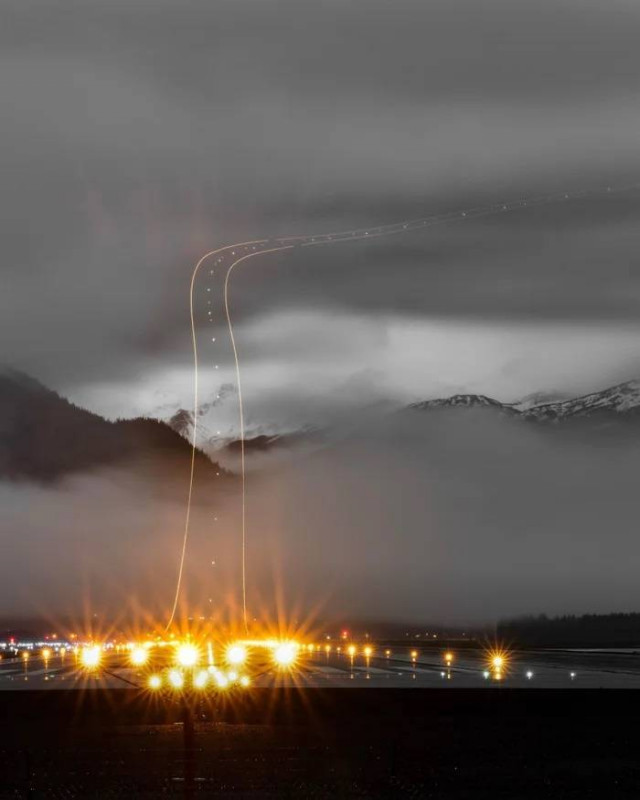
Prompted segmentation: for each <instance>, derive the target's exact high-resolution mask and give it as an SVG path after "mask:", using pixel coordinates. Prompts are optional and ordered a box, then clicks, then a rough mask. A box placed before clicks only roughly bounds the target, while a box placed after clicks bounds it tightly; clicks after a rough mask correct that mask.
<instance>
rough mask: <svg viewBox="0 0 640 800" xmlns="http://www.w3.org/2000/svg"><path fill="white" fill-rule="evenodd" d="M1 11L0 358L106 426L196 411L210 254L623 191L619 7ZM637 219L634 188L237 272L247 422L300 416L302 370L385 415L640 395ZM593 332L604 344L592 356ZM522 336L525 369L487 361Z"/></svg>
mask: <svg viewBox="0 0 640 800" xmlns="http://www.w3.org/2000/svg"><path fill="white" fill-rule="evenodd" d="M3 16H4V24H3V26H2V30H1V31H0V47H1V52H2V55H1V56H0V67H1V69H0V97H1V98H2V107H3V110H4V111H3V125H2V130H1V131H0V163H1V167H2V173H3V176H4V177H3V181H2V186H1V187H0V210H1V214H0V226H1V229H0V233H1V237H2V242H3V254H4V255H3V272H4V274H5V287H6V289H5V291H3V292H2V297H1V300H0V303H1V304H2V307H1V309H0V310H1V314H0V318H1V320H2V323H1V324H2V330H1V336H0V341H1V342H2V349H3V353H2V358H3V360H4V361H8V362H9V363H11V364H13V365H15V366H17V367H22V368H24V369H26V370H28V371H31V372H33V373H34V374H35V375H36V376H38V377H40V378H42V379H43V380H44V381H46V382H49V383H51V384H53V385H54V386H56V387H57V388H59V389H61V390H62V391H64V392H66V393H70V394H72V396H73V397H74V398H76V399H79V400H80V401H81V402H84V403H86V404H89V405H91V406H92V407H94V408H96V409H97V410H100V411H102V412H103V413H108V414H112V415H113V414H115V413H123V414H126V413H134V412H138V411H146V412H149V411H153V410H154V409H155V408H156V406H157V405H160V404H161V403H162V402H165V401H173V400H176V401H177V402H180V403H187V402H188V398H189V388H188V386H189V371H190V365H189V358H190V356H189V338H188V327H187V326H188V320H187V304H186V290H187V282H188V276H189V272H190V267H191V264H192V262H193V260H194V258H195V257H197V256H198V255H199V254H200V253H201V252H202V251H203V250H205V249H208V248H210V247H213V246H216V245H218V244H221V243H227V242H232V241H235V240H237V239H244V238H252V237H254V236H264V235H270V234H278V233H283V232H289V231H294V232H296V231H309V230H311V231H315V230H317V231H323V230H327V229H332V228H335V227H349V226H350V225H352V224H362V223H364V224H369V223H370V222H385V221H393V220H396V219H403V218H405V217H411V216H420V215H422V214H427V213H430V212H433V211H441V210H448V209H452V208H464V207H466V206H469V205H474V204H476V203H484V202H493V201H495V200H496V199H503V198H507V199H508V198H517V197H521V196H531V195H536V194H539V193H540V192H547V191H557V190H560V191H565V190H566V191H572V190H574V189H576V190H577V189H583V188H591V187H597V186H604V185H607V184H610V185H614V186H615V185H619V184H623V183H628V182H629V180H630V179H635V178H637V177H638V175H639V174H640V172H639V171H638V170H637V164H638V155H639V151H640V137H639V136H638V133H639V132H640V105H639V104H638V102H637V94H638V88H639V86H638V84H639V81H640V54H639V53H638V48H637V46H636V44H637V40H638V33H639V32H640V10H639V9H638V7H637V5H636V4H635V3H632V2H623V1H621V0H614V2H611V3H607V4H606V6H605V5H603V4H602V3H600V2H579V3H578V2H568V1H567V0H562V1H561V2H557V1H555V2H546V0H542V2H536V3H531V2H511V1H510V2H497V1H496V0H491V1H490V2H484V3H482V4H478V3H477V2H470V1H469V0H454V1H453V2H451V1H450V0H448V1H447V2H440V1H439V0H434V1H433V2H407V1H406V0H401V2H397V3H393V4H390V3H387V2H378V1H377V0H375V1H374V2H351V3H342V2H316V3H294V2H263V1H262V0H261V1H260V2H253V1H252V0H234V1H233V2H216V3H205V2H184V3H176V2H154V3H149V2H136V3H129V2H127V3H124V2H117V1H116V2H109V3H104V2H95V1H94V2H88V3H87V2H70V1H67V2H33V1H32V0H21V1H20V2H19V3H18V2H8V3H6V4H5V7H4V13H3ZM639 210H640V199H639V195H638V193H637V192H636V193H628V194H624V195H620V196H617V197H615V198H612V197H607V196H605V195H602V196H597V197H594V198H591V199H590V200H588V201H586V200H585V201H575V202H574V203H570V204H568V205H565V206H562V207H558V206H557V205H552V206H545V207H544V208H541V209H537V210H529V211H525V212H521V213H515V214H513V215H509V216H508V217H507V216H505V217H502V218H489V219H486V220H483V221H477V222H467V223H464V224H463V225H453V226H449V227H447V228H441V229H437V230H432V231H429V232H425V233H424V234H419V235H412V236H410V237H406V238H403V239H399V238H395V239H393V240H386V241H385V240H380V241H378V242H376V243H366V244H361V245H344V246H340V247H334V248H332V249H318V250H317V251H315V252H306V253H305V254H304V257H301V256H300V255H298V254H295V255H294V256H288V257H287V256H284V257H281V258H278V259H273V260H271V261H269V260H264V261H263V262H262V263H261V264H257V263H255V264H251V266H249V265H247V267H246V269H245V273H244V275H242V276H238V278H237V279H236V281H235V287H234V305H235V308H236V314H237V315H238V318H239V321H240V323H241V324H244V325H245V326H246V328H247V336H246V337H245V338H244V339H243V335H242V331H241V332H240V336H239V339H240V342H241V345H242V346H244V350H243V356H244V359H245V370H246V371H247V380H248V381H249V382H252V383H250V385H251V387H253V388H254V389H255V391H254V403H255V404H258V405H256V406H255V407H256V409H259V403H260V398H261V397H262V396H263V395H265V396H266V394H267V393H272V394H273V393H274V392H276V393H277V392H278V391H279V387H280V388H282V387H284V391H283V395H284V396H285V397H286V398H289V399H290V400H291V401H293V399H294V398H295V395H296V391H297V390H299V391H300V392H302V395H303V396H304V388H305V387H307V388H308V387H309V380H310V375H309V372H308V369H306V368H308V365H309V362H310V360H311V361H312V362H313V363H314V365H315V369H314V373H313V389H314V392H315V393H316V394H327V395H333V396H335V394H336V393H338V394H339V393H340V391H342V387H343V386H344V381H345V380H346V379H348V378H353V377H354V376H355V377H356V378H357V379H358V380H360V379H359V378H358V376H361V375H365V376H368V383H367V381H366V380H365V381H362V380H360V382H361V383H363V384H366V385H368V386H371V385H372V384H373V385H375V387H376V388H377V390H379V391H380V392H381V393H382V394H383V395H385V396H391V398H396V399H402V400H405V399H407V398H414V397H419V396H429V395H431V394H434V393H436V394H437V393H439V392H443V391H449V390H453V391H455V390H460V389H469V390H482V391H485V392H489V393H494V394H498V395H499V396H502V397H503V398H508V397H515V396H517V395H518V394H524V393H526V392H528V391H533V390H535V389H560V390H565V389H566V390H568V391H574V390H575V391H580V390H583V389H589V388H591V387H592V386H594V387H596V388H597V386H598V385H602V384H603V383H606V382H607V381H609V379H610V377H611V375H612V374H613V373H616V375H617V374H618V373H621V374H624V375H625V376H626V374H627V373H629V372H633V373H634V374H635V373H637V371H638V364H637V357H636V351H635V338H636V330H635V326H636V325H637V319H638V315H637V311H638V303H639V302H640V275H639V271H638V267H637V256H636V254H637V252H638V244H639V239H640V233H638V228H637V224H636V219H637V213H638V211H639ZM249 270H250V271H249ZM215 290H216V287H215V286H214V291H215ZM202 291H204V288H202ZM200 311H201V312H202V313H201V320H202V322H204V311H203V309H202V308H201V309H200ZM310 311H312V312H313V314H311V315H308V314H307V312H310ZM320 319H323V320H326V325H324V326H322V325H321V324H320ZM294 320H297V323H296V324H295V325H294V323H293V321H294ZM258 323H259V324H260V334H259V335H253V336H250V333H251V331H252V330H255V326H256V325H257V324H258ZM407 325H410V326H411V328H412V330H413V331H414V332H415V333H416V334H417V335H418V339H417V340H419V341H420V348H419V349H418V348H416V351H415V352H414V353H412V358H411V359H407V358H406V349H405V348H404V345H403V347H402V348H401V347H400V345H399V344H398V343H397V340H399V339H402V338H403V337H402V335H401V334H400V333H399V331H402V330H405V329H406V327H407ZM559 325H560V327H559ZM252 326H253V327H252ZM550 326H553V327H550ZM572 326H579V327H576V328H573V327H572ZM452 327H453V329H454V336H453V337H451V336H449V335H445V334H448V333H449V332H450V331H451V329H452ZM585 327H589V328H591V329H592V330H598V331H599V332H600V333H601V334H602V337H601V338H600V339H599V341H602V342H610V346H609V347H608V348H607V347H603V346H601V347H599V348H598V351H597V353H595V355H594V356H591V357H590V358H589V359H587V358H586V355H587V354H591V353H592V339H583V337H581V336H575V335H573V334H575V331H577V330H578V329H580V330H584V328H585ZM293 330H295V335H293ZM561 330H562V331H565V332H566V335H563V334H562V333H559V331H561ZM512 333H513V334H514V335H515V339H512V340H511V342H513V341H520V342H521V346H520V352H514V350H516V351H517V348H514V347H512V346H511V345H509V346H508V347H506V348H505V346H504V345H500V344H499V343H500V342H502V341H503V339H504V337H505V334H506V335H507V336H508V337H511V334H512ZM550 335H552V336H553V340H554V341H555V342H556V343H557V344H558V345H559V353H555V352H554V353H549V352H548V348H547V346H546V344H547V342H548V340H549V336H550ZM432 336H433V337H435V338H434V341H437V342H438V347H437V349H434V350H431V348H430V347H429V341H430V340H431V337H432ZM456 336H457V337H458V339H459V345H458V346H457V347H453V346H451V342H453V341H454V340H455V337H456ZM218 338H219V342H220V345H219V348H218V351H217V352H215V353H213V352H212V353H211V358H212V359H213V360H217V361H220V362H221V363H220V366H221V369H222V370H223V372H222V373H221V374H220V376H221V379H222V380H226V379H227V378H228V377H229V376H228V375H227V374H226V372H225V369H226V366H227V365H228V363H229V352H228V347H227V346H226V344H225V341H224V340H223V339H222V337H218ZM632 343H633V344H632ZM271 344H272V345H273V346H270V345H271ZM505 349H506V350H507V351H508V353H507V352H505ZM544 350H547V352H546V354H545V357H544V359H540V358H537V359H536V353H537V354H540V353H541V352H542V351H544ZM470 351H473V352H474V356H473V362H474V364H475V369H474V370H473V371H472V372H469V371H468V368H467V364H465V359H464V353H465V352H466V353H467V354H468V353H469V352H470ZM208 355H209V353H208V351H206V350H205V356H208ZM336 355H338V356H339V357H338V358H335V357H336ZM334 359H335V360H334ZM468 360H469V359H467V361H468ZM303 362H304V363H303ZM400 362H402V368H400V367H399V366H398V365H399V364H400ZM540 362H542V363H543V364H545V365H546V368H545V367H544V366H541V363H540ZM568 362H571V364H572V369H571V370H567V368H566V367H567V363H568ZM270 365H271V366H273V367H274V368H273V369H269V366H270ZM301 373H302V380H300V379H298V377H297V376H298V375H300V374H301ZM417 376H419V380H418V378H417ZM563 376H564V378H563ZM559 382H560V383H564V385H559ZM256 413H258V414H259V410H258V411H257V412H256Z"/></svg>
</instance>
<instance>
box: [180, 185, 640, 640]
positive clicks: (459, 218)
mask: <svg viewBox="0 0 640 800" xmlns="http://www.w3.org/2000/svg"><path fill="white" fill-rule="evenodd" d="M639 188H640V182H636V183H632V184H627V185H624V186H618V187H612V186H606V187H602V188H598V189H588V190H584V191H580V192H555V193H552V194H546V195H541V196H537V197H530V198H524V199H521V200H515V201H510V202H502V203H492V204H489V205H485V206H475V207H472V208H468V209H462V210H458V211H448V212H444V213H441V214H433V215H431V216H427V217H421V218H418V219H410V220H403V221H401V222H395V223H391V224H387V225H376V226H371V227H367V228H354V229H351V230H344V231H333V232H329V233H321V234H313V235H310V234H307V235H296V236H279V237H276V238H275V239H253V240H250V241H246V242H237V243H235V244H230V245H226V246H224V247H219V248H217V249H216V250H210V251H209V252H207V253H205V254H204V255H203V256H202V257H201V258H200V259H199V260H198V262H197V263H196V265H195V267H194V269H193V272H192V275H191V282H190V288H189V314H190V320H191V342H192V348H193V361H194V374H193V429H192V436H191V463H190V473H189V489H188V495H187V507H186V515H185V524H184V532H183V538H182V545H181V551H180V558H179V567H178V576H177V582H176V590H175V595H174V600H173V606H172V609H171V614H170V617H169V621H168V623H167V626H166V629H167V630H169V628H170V627H171V625H172V624H173V621H174V619H175V615H176V611H177V607H178V602H179V598H180V591H181V587H182V581H183V574H184V563H185V556H186V552H187V543H188V539H189V525H190V517H191V505H192V499H193V480H194V473H195V458H196V449H197V434H198V406H199V398H198V371H199V367H198V344H197V334H196V323H195V315H194V288H195V283H196V278H197V276H198V274H199V272H200V269H201V267H202V265H203V264H204V263H205V261H207V260H208V259H210V258H212V257H213V256H216V255H220V254H224V255H231V256H232V257H233V261H232V262H231V264H230V265H229V266H228V267H227V271H226V274H225V279H224V308H225V315H226V321H227V327H228V332H229V338H230V340H231V346H232V350H233V357H234V362H235V373H236V385H237V391H238V417H239V433H240V472H241V537H242V616H243V623H244V627H245V631H247V632H248V613H247V569H246V563H247V547H246V541H247V537H246V530H247V524H246V470H245V441H244V434H245V429H244V407H243V399H242V385H241V375H240V359H239V356H238V348H237V345H236V340H235V336H234V332H233V323H232V318H231V312H230V302H229V281H230V277H231V274H232V272H233V270H234V268H235V267H236V266H238V265H239V264H241V263H243V262H245V261H247V260H249V259H251V258H253V257H255V256H259V255H266V254H267V253H276V252H281V251H285V250H291V249H293V248H294V247H296V246H300V247H317V246H320V245H333V244H339V243H343V244H344V243H346V242H354V241H359V240H368V239H376V238H380V237H381V236H393V235H397V234H402V233H409V232H411V231H418V230H422V229H424V228H427V227H433V226H436V225H444V224H447V223H451V222H468V221H470V220H473V219H479V218H484V217H489V216H493V215H497V214H502V213H505V212H510V211H520V210H525V209H531V208H536V207H540V206H544V205H549V204H552V203H562V202H566V201H569V200H579V199H587V198H590V197H599V196H601V195H604V196H607V195H618V194H621V193H623V192H629V191H633V190H636V189H639ZM249 247H251V248H252V250H251V251H250V252H246V250H247V249H248V248H249ZM241 249H244V251H245V252H243V253H242V254H240V253H239V252H237V251H240V250H241ZM236 256H237V257H236ZM223 257H224V256H223ZM218 261H220V259H219V260H218ZM211 274H213V272H212V273H211ZM208 291H209V290H208ZM208 317H209V319H210V321H211V312H210V311H209V312H208ZM212 341H214V342H215V338H213V340H212ZM215 368H216V369H217V365H216V367H215Z"/></svg>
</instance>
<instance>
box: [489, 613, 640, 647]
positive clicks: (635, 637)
mask: <svg viewBox="0 0 640 800" xmlns="http://www.w3.org/2000/svg"><path fill="white" fill-rule="evenodd" d="M497 633H498V638H499V639H500V641H505V642H508V643H510V644H513V645H514V646H523V645H524V646H527V645H528V646H534V647H535V646H539V647H635V646H639V647H640V613H633V614H584V615H583V616H580V617H577V616H574V615H570V616H565V617H547V616H546V614H540V615H539V616H525V617H517V618H515V619H510V620H503V621H502V622H500V623H499V624H498V629H497Z"/></svg>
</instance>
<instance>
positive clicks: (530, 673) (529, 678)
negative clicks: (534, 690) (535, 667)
mask: <svg viewBox="0 0 640 800" xmlns="http://www.w3.org/2000/svg"><path fill="white" fill-rule="evenodd" d="M525 674H526V676H527V680H528V681H530V680H531V678H533V672H531V670H530V669H528V670H527V671H526V673H525Z"/></svg>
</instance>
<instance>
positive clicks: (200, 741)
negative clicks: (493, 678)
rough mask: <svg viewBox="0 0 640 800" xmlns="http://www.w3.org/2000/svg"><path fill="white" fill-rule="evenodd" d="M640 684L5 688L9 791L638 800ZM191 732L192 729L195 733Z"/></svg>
mask: <svg viewBox="0 0 640 800" xmlns="http://www.w3.org/2000/svg"><path fill="white" fill-rule="evenodd" d="M639 712H640V692H636V691H625V690H620V691H606V690H604V691H593V690H580V689H573V690H571V691H563V690H549V691H546V690H540V689H538V690H526V689H506V688H504V687H503V688H496V689H489V690H487V689H484V690H473V689H466V690H465V689H463V690H449V691H446V692H442V691H438V690H430V689H415V690H403V689H397V690H396V689H380V690H376V689H366V690H359V689H303V690H296V689H280V690H278V689H275V690H269V689H256V690H254V691H252V692H249V693H248V695H245V696H243V697H242V698H238V699H237V700H234V701H233V702H232V701H231V700H230V699H227V700H225V701H224V703H223V702H222V701H221V700H218V701H217V702H216V703H215V704H209V705H206V706H204V705H202V706H199V707H198V708H197V710H196V712H195V714H194V717H195V720H196V722H195V726H194V729H193V730H191V726H190V725H189V724H188V718H187V725H186V727H185V724H184V723H183V722H182V720H183V714H184V711H183V709H182V708H181V707H180V705H179V704H178V703H177V702H175V701H173V700H170V699H166V700H160V699H159V698H156V697H154V698H153V700H152V699H151V698H150V697H149V696H148V695H147V694H146V693H141V692H138V691H134V690H132V691H127V690H125V691H112V690H93V691H87V692H78V691H58V692H47V691H44V692H31V691H22V692H3V693H2V694H1V695H0V725H1V728H0V730H1V731H2V734H1V735H2V740H1V744H0V797H1V798H3V799H4V798H9V797H11V798H13V797H29V798H76V797H77V798H123V797H127V798H135V797H144V798H156V797H196V798H198V797H222V798H231V797H233V798H263V797H265V798H276V797H277V798H280V797H283V798H352V797H353V798H366V797H371V798H377V797H381V798H423V797H424V798H442V799H443V800H444V799H445V798H446V800H451V799H452V798H474V800H482V799H483V798H491V800H496V798H505V800H506V799H508V800H517V798H536V799H537V798H579V799H580V800H585V799H586V798H598V800H601V799H603V798H634V800H636V799H637V798H640V747H639V745H640V717H639ZM185 734H186V735H185Z"/></svg>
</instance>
